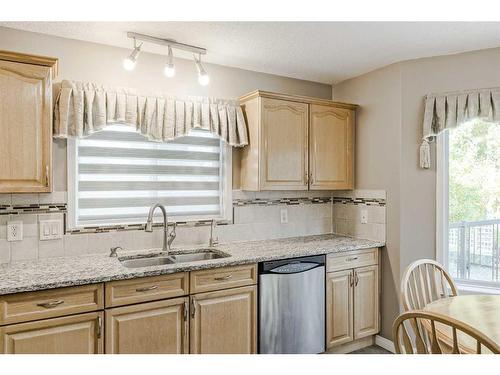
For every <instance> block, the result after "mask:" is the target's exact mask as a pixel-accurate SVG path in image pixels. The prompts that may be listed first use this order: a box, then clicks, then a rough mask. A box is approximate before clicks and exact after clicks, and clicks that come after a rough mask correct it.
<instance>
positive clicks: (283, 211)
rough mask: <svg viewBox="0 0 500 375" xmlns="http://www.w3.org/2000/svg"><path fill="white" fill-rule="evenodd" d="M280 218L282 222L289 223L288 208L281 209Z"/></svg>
mask: <svg viewBox="0 0 500 375" xmlns="http://www.w3.org/2000/svg"><path fill="white" fill-rule="evenodd" d="M280 220H281V224H286V223H288V210H287V209H286V208H282V209H281V211H280Z"/></svg>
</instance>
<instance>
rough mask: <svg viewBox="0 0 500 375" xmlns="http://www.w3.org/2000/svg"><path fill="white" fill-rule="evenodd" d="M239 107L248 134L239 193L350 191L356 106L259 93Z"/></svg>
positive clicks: (251, 94) (352, 171) (352, 174)
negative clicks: (243, 114)
mask: <svg viewBox="0 0 500 375" xmlns="http://www.w3.org/2000/svg"><path fill="white" fill-rule="evenodd" d="M240 102H241V105H242V108H243V110H244V113H245V116H246V120H247V124H248V134H249V145H248V146H246V147H245V148H243V150H242V151H241V189H242V190H250V191H262V190H346V189H353V188H354V177H353V176H354V124H355V109H356V106H355V105H352V104H346V103H337V102H333V101H330V100H324V99H315V98H308V97H300V96H292V95H283V94H275V93H269V92H264V91H255V92H253V93H250V94H248V95H245V96H244V97H242V98H240Z"/></svg>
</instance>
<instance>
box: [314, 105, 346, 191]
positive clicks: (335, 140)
mask: <svg viewBox="0 0 500 375" xmlns="http://www.w3.org/2000/svg"><path fill="white" fill-rule="evenodd" d="M310 113H311V114H310V129H311V130H310V137H309V153H310V164H309V169H310V181H309V185H310V189H311V190H347V189H353V188H354V176H353V173H354V154H353V152H354V116H353V112H352V111H351V110H348V109H343V108H335V107H332V106H325V105H317V104H311V105H310Z"/></svg>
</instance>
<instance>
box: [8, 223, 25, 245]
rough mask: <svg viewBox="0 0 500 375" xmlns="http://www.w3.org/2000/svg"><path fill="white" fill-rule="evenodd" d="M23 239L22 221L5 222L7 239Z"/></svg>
mask: <svg viewBox="0 0 500 375" xmlns="http://www.w3.org/2000/svg"><path fill="white" fill-rule="evenodd" d="M22 239H23V222H22V221H8V222H7V241H11V242H12V241H21V240H22Z"/></svg>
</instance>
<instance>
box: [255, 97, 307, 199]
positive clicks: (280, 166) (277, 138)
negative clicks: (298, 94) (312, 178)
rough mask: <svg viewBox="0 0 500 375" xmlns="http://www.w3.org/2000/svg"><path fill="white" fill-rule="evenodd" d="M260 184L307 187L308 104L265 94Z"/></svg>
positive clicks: (280, 187)
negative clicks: (273, 97) (266, 96)
mask: <svg viewBox="0 0 500 375" xmlns="http://www.w3.org/2000/svg"><path fill="white" fill-rule="evenodd" d="M261 111H262V112H261V116H262V118H261V121H262V127H261V131H262V135H261V139H260V142H261V148H262V152H261V153H260V159H261V160H260V164H261V165H262V169H261V171H260V172H261V174H260V186H261V189H262V190H307V173H306V171H307V163H308V152H307V142H308V125H307V123H308V108H307V104H304V103H294V102H288V101H285V100H275V99H267V98H263V99H262V102H261Z"/></svg>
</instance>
